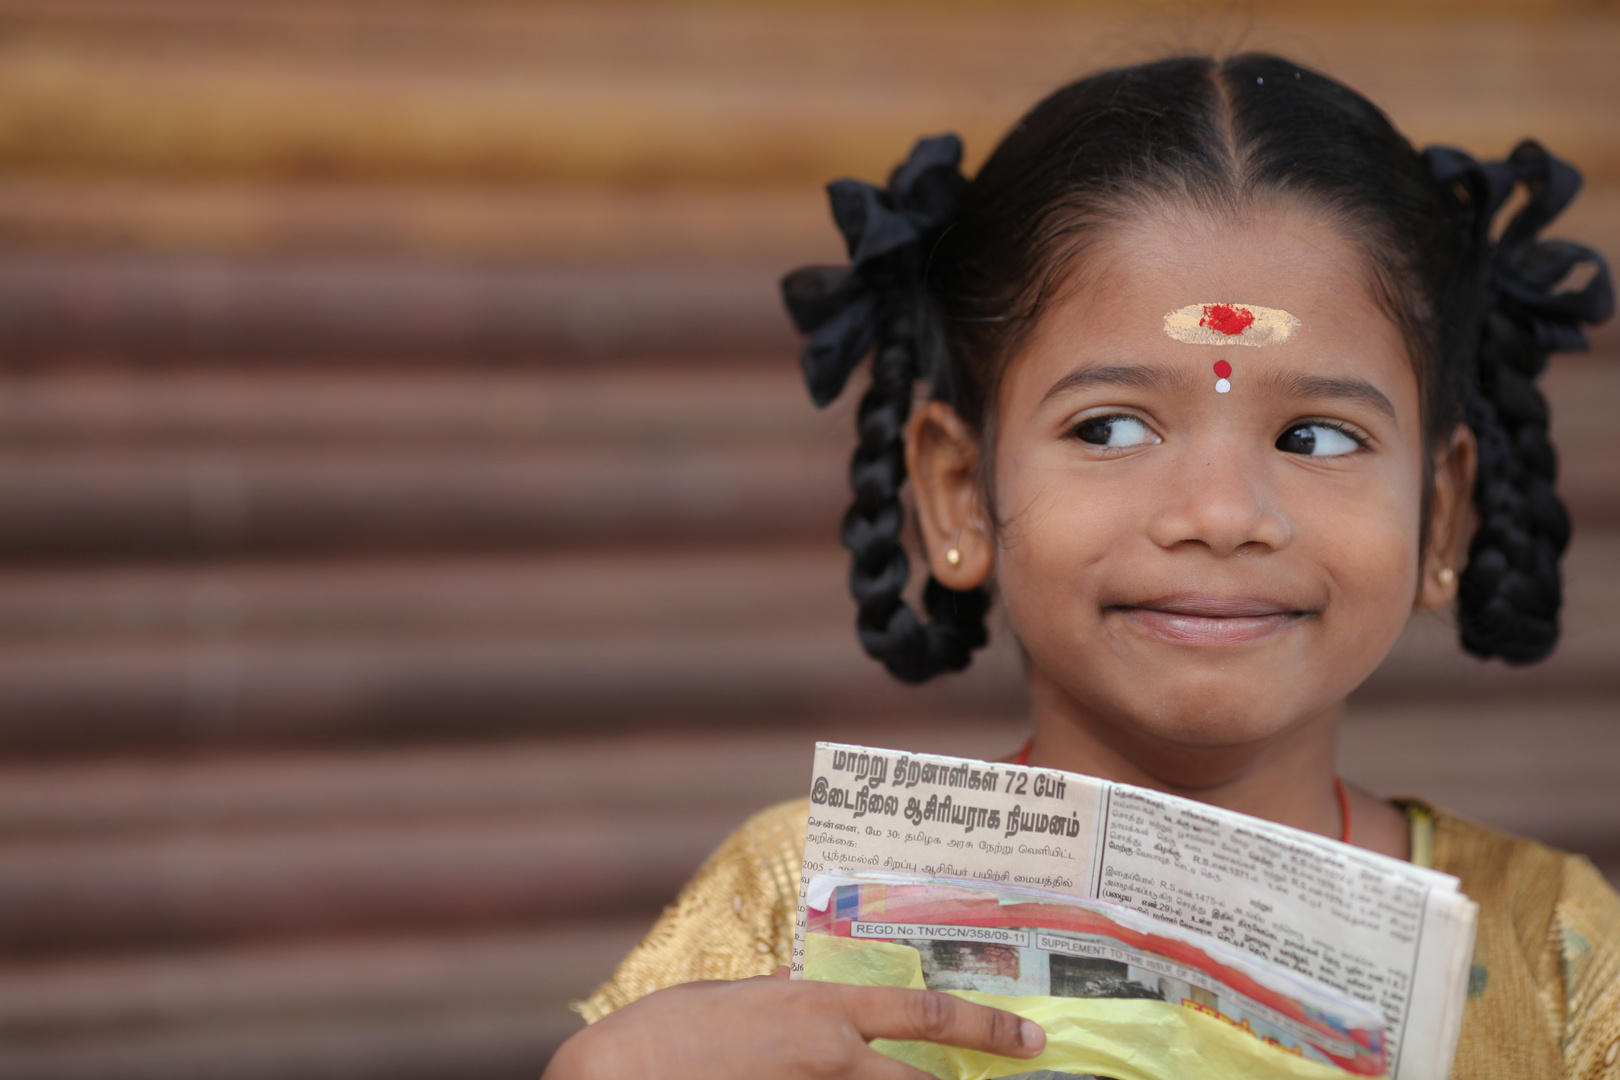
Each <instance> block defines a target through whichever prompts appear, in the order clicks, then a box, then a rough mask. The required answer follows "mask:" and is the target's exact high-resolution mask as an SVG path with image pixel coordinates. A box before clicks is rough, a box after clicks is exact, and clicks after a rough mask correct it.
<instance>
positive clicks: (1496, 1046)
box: [577, 799, 1620, 1080]
mask: <svg viewBox="0 0 1620 1080" xmlns="http://www.w3.org/2000/svg"><path fill="white" fill-rule="evenodd" d="M1401 805H1402V808H1403V809H1404V810H1405V811H1406V814H1407V817H1408V819H1409V820H1410V821H1411V822H1412V826H1413V829H1412V837H1413V861H1415V862H1420V863H1423V864H1425V865H1429V866H1433V867H1434V868H1435V869H1437V870H1443V871H1445V872H1446V873H1448V874H1455V875H1456V876H1457V877H1458V878H1459V879H1461V882H1462V890H1463V892H1465V893H1466V894H1468V896H1470V897H1472V898H1473V899H1474V900H1475V901H1476V902H1477V903H1478V904H1479V932H1478V937H1477V938H1476V940H1475V944H1474V965H1473V969H1472V974H1471V977H1470V979H1469V987H1468V1005H1467V1009H1466V1011H1465V1012H1464V1014H1463V1026H1462V1038H1461V1042H1460V1044H1459V1045H1458V1048H1457V1061H1456V1066H1455V1067H1454V1068H1453V1070H1452V1076H1453V1077H1454V1078H1457V1080H1543V1078H1546V1080H1552V1078H1569V1080H1577V1078H1578V1080H1595V1078H1597V1077H1612V1078H1615V1080H1620V897H1617V896H1616V895H1615V893H1614V890H1613V889H1611V888H1610V887H1609V885H1608V883H1607V882H1605V881H1604V880H1603V878H1602V877H1601V876H1600V875H1599V874H1598V872H1597V871H1596V870H1595V869H1594V868H1593V867H1592V864H1591V863H1589V862H1587V861H1586V859H1584V858H1582V857H1581V856H1579V855H1566V854H1564V853H1562V852H1558V851H1553V850H1552V849H1550V848H1547V847H1544V846H1542V845H1541V844H1538V843H1536V842H1535V841H1533V840H1522V839H1520V838H1518V837H1514V836H1508V835H1505V834H1503V833H1499V832H1495V831H1493V830H1491V829H1487V828H1485V827H1483V826H1480V825H1475V824H1473V823H1471V822H1468V821H1464V820H1462V819H1461V818H1455V817H1452V816H1450V815H1449V814H1445V813H1442V812H1438V811H1434V810H1431V809H1430V808H1429V807H1427V806H1425V805H1423V804H1422V803H1418V802H1405V803H1402V804H1401ZM808 815H809V802H808V800H804V799H800V800H796V801H793V802H786V803H782V804H780V805H777V806H773V807H770V808H769V809H767V810H763V811H761V812H760V813H758V814H756V815H754V817H752V818H750V819H749V820H748V822H747V823H746V824H744V825H743V826H742V828H740V829H738V830H737V831H736V832H735V833H733V834H732V835H731V837H730V838H729V839H727V840H726V842H725V843H723V844H722V845H721V846H720V847H719V849H718V850H716V851H715V853H714V854H713V855H711V856H710V857H709V860H708V861H707V862H706V863H704V864H703V866H702V868H701V869H699V870H698V872H697V876H696V877H694V878H693V879H692V880H691V881H690V882H689V883H688V884H687V886H686V888H685V889H683V890H682V891H681V895H680V896H679V897H678V898H677V899H676V901H675V902H674V903H673V904H671V905H670V907H669V908H668V909H667V910H665V912H664V914H663V915H662V917H660V918H659V920H658V922H657V923H656V924H654V926H653V928H652V930H651V931H650V932H649V933H648V934H647V936H646V938H644V939H643V940H642V942H641V944H640V945H638V946H636V948H635V949H634V950H633V951H632V952H631V953H630V955H629V956H627V957H626V958H625V959H624V961H623V963H621V964H620V965H619V968H618V970H617V971H616V972H614V974H613V977H612V978H611V979H609V980H608V981H607V983H605V984H604V985H603V986H602V987H601V988H600V989H598V990H597V991H596V993H594V994H592V995H591V996H590V998H589V999H587V1000H586V1001H584V1002H582V1003H580V1004H579V1006H577V1008H578V1009H579V1012H580V1013H581V1015H583V1016H584V1017H585V1019H586V1020H589V1021H595V1020H598V1019H600V1018H601V1017H603V1016H606V1015H607V1014H608V1013H610V1012H612V1011H613V1010H614V1009H617V1008H619V1007H620V1006H623V1005H626V1004H628V1003H630V1002H632V1001H634V1000H635V999H637V998H639V997H641V996H642V995H644V994H648V993H651V992H652V991H654V990H657V989H660V988H661V987H665V986H672V985H674V984H675V983H681V982H690V981H692V980H694V979H740V978H745V977H747V976H750V975H765V974H768V973H770V972H771V971H774V970H775V969H776V968H777V967H778V966H780V965H782V964H786V963H787V962H788V960H789V957H790V955H791V953H792V950H793V916H794V912H795V910H796V909H797V907H798V897H799V861H800V860H801V859H802V858H803V851H804V835H805V829H806V824H807V818H808Z"/></svg>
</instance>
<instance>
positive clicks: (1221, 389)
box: [1215, 379, 1232, 394]
mask: <svg viewBox="0 0 1620 1080" xmlns="http://www.w3.org/2000/svg"><path fill="white" fill-rule="evenodd" d="M1230 389H1232V383H1231V381H1230V380H1228V379H1216V380H1215V392H1216V393H1217V394H1224V393H1226V392H1227V391H1228V390H1230Z"/></svg>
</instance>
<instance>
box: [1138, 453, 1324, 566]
mask: <svg viewBox="0 0 1620 1080" xmlns="http://www.w3.org/2000/svg"><path fill="white" fill-rule="evenodd" d="M1148 535H1149V538H1150V539H1152V541H1153V542H1154V543H1155V544H1158V545H1159V546H1160V547H1162V548H1167V549H1168V548H1174V547H1178V546H1180V545H1184V544H1198V545H1202V546H1204V547H1206V548H1208V549H1209V550H1210V551H1211V552H1213V553H1214V554H1216V555H1235V554H1238V553H1240V552H1245V551H1250V552H1258V551H1262V550H1266V551H1274V550H1278V549H1281V548H1283V547H1286V546H1287V544H1288V542H1289V540H1290V539H1292V537H1293V526H1292V525H1291V524H1290V523H1289V521H1288V517H1287V515H1286V514H1285V513H1284V512H1283V510H1282V508H1281V506H1280V505H1279V504H1278V502H1277V500H1276V499H1275V498H1274V497H1273V493H1272V492H1271V490H1270V489H1269V486H1268V484H1267V483H1266V477H1265V470H1264V467H1263V465H1262V464H1261V463H1260V462H1257V461H1246V460H1235V461H1229V462H1221V461H1206V462H1203V463H1200V464H1196V465H1192V466H1190V467H1188V468H1185V469H1184V470H1182V471H1181V475H1180V476H1178V477H1177V478H1176V479H1175V480H1174V481H1172V484H1171V486H1170V491H1169V495H1168V497H1167V498H1166V499H1165V501H1164V503H1163V505H1161V506H1160V508H1159V509H1158V510H1157V511H1155V512H1154V514H1153V516H1152V518H1151V519H1150V520H1149V523H1148Z"/></svg>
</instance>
